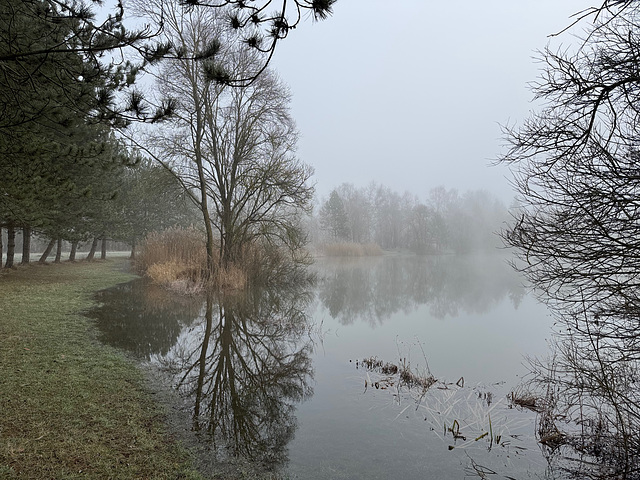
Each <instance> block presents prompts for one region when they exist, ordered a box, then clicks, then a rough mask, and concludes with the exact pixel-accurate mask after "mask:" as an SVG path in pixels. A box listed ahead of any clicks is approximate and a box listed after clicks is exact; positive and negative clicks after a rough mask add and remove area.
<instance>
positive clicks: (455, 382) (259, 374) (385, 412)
mask: <svg viewBox="0 0 640 480" xmlns="http://www.w3.org/2000/svg"><path fill="white" fill-rule="evenodd" d="M313 270H314V271H315V272H316V273H317V276H318V281H317V282H316V284H315V285H313V286H311V285H306V284H305V283H304V282H297V284H296V286H295V288H287V289H279V290H277V291H262V292H253V293H252V294H251V295H245V296H243V297H242V298H239V297H233V298H225V299H220V298H218V299H213V298H209V299H203V298H196V299H194V298H181V297H179V296H174V295H171V294H168V293H167V292H166V291H163V290H159V289H157V288H153V287H152V286H149V285H145V284H144V282H141V281H136V282H132V283H130V284H126V285H122V286H119V287H117V288H115V289H111V290H107V291H105V292H102V293H101V294H100V299H101V302H102V306H101V307H100V308H99V309H98V310H96V311H95V312H94V315H93V316H94V317H95V318H97V321H98V324H99V326H100V329H101V332H102V340H103V341H105V342H107V343H110V344H113V345H116V346H119V347H121V348H123V349H125V350H127V351H129V352H131V353H133V354H134V355H135V356H136V357H137V358H139V359H141V360H144V361H146V362H149V363H150V364H152V365H153V366H155V367H156V368H157V369H159V370H161V371H162V372H165V373H166V375H167V377H168V378H169V379H170V383H171V385H172V386H173V387H175V388H176V389H177V390H178V391H179V392H180V393H181V395H182V397H183V398H184V399H185V403H184V405H183V409H184V410H185V411H187V412H188V413H189V415H188V416H187V417H186V418H189V424H188V425H185V427H184V428H185V429H188V430H191V431H194V432H196V433H197V436H198V438H200V439H201V440H202V442H204V443H206V444H207V445H208V448H209V449H210V450H209V451H210V455H211V458H212V459H214V460H215V461H216V462H224V461H226V460H227V459H229V458H237V457H242V458H245V459H247V460H248V461H250V462H251V463H252V464H255V465H257V468H258V469H259V470H272V471H275V472H278V473H281V474H283V475H285V476H288V477H289V478H303V479H304V478H317V479H334V478H349V479H357V478H362V479H371V478H380V479H386V478H403V479H406V480H408V479H414V478H415V479H425V478H434V479H439V478H465V476H467V478H474V477H475V478H480V477H481V475H479V474H478V473H477V472H479V471H481V472H484V473H485V474H488V473H489V472H490V471H492V472H495V474H496V475H497V476H498V477H497V478H503V477H507V478H508V477H514V478H552V477H553V475H552V474H551V473H549V472H547V471H546V462H545V460H544V458H543V457H542V455H541V454H540V451H539V449H538V447H537V446H536V442H535V437H534V419H535V417H534V414H532V413H531V412H526V411H525V412H522V411H519V410H518V409H515V408H509V405H508V401H507V399H506V395H507V394H508V393H509V392H510V391H511V390H513V389H514V388H517V386H518V384H519V382H520V379H521V378H522V376H523V375H524V374H526V368H525V367H524V365H523V364H524V363H525V362H524V358H525V356H544V355H545V353H546V349H547V346H546V342H545V338H546V337H547V336H548V335H549V332H550V326H551V325H550V324H551V319H550V317H549V316H548V314H547V312H546V309H545V308H544V307H543V306H542V305H540V304H538V303H537V302H536V301H535V300H533V299H532V298H531V297H530V296H529V295H527V294H526V293H525V290H524V289H523V287H522V286H521V285H520V282H521V281H520V279H519V278H518V277H517V276H516V275H515V274H514V273H513V272H512V271H511V270H510V268H509V267H508V266H507V265H506V262H505V260H504V258H503V257H501V256H497V255H496V256H490V257H459V256H438V257H413V256H385V257H381V258H367V259H357V260H346V259H339V260H337V259H322V260H319V261H318V262H317V263H316V265H314V266H313ZM370 357H376V358H378V359H380V360H382V361H384V362H393V363H396V364H404V365H406V366H409V367H410V368H411V370H412V371H413V372H415V373H417V374H420V375H422V376H427V375H428V374H431V375H432V376H433V377H435V378H436V379H437V380H438V382H437V383H436V384H434V385H433V386H432V387H431V388H430V389H429V390H427V391H423V389H421V388H418V387H414V388H412V389H409V388H407V387H406V385H402V384H401V382H400V381H399V379H398V378H397V376H389V375H383V374H381V373H378V372H375V371H367V370H366V369H365V368H363V367H362V364H361V361H362V359H365V358H370ZM376 385H377V387H378V388H376ZM449 429H451V430H453V431H454V432H456V433H457V434H458V438H454V435H453V432H452V431H451V430H449ZM488 432H491V435H489V434H488ZM484 433H487V435H485V436H484V437H482V438H479V439H478V437H481V436H482V435H483V434H484ZM463 437H464V438H463ZM491 437H492V438H493V441H490V438H491ZM476 439H477V440H476ZM496 440H497V444H496ZM451 447H453V448H451Z"/></svg>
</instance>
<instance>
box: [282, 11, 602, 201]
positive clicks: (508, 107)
mask: <svg viewBox="0 0 640 480" xmlns="http://www.w3.org/2000/svg"><path fill="white" fill-rule="evenodd" d="M590 5H591V3H590V2H584V1H577V0H570V1H564V2H557V1H552V0H544V1H532V0H527V1H519V2H507V1H496V0H493V1H489V2H480V3H478V2H472V1H470V0H465V1H461V2H456V3H455V4H451V3H446V2H425V1H422V0H403V1H402V2H393V3H390V2H383V1H382V0H366V1H365V0H341V1H338V2H337V3H336V5H335V9H334V14H333V16H332V17H330V18H329V19H327V20H326V21H322V22H312V21H311V20H310V19H307V21H306V22H304V23H303V24H302V25H301V26H300V27H299V28H297V29H296V30H294V31H292V32H291V34H290V36H289V38H287V40H285V41H283V42H282V43H281V44H280V45H279V47H278V50H277V51H276V54H275V56H274V60H273V66H274V67H275V68H276V69H277V70H278V72H279V73H280V75H281V76H282V78H283V80H284V81H285V82H287V83H288V84H289V85H290V87H291V90H292V93H293V104H292V108H293V116H294V118H295V119H296V121H297V123H298V127H299V129H300V130H301V133H302V138H301V140H300V143H299V151H298V153H299V156H300V157H301V158H302V159H303V160H304V161H305V162H307V163H309V164H311V165H312V166H313V167H314V168H315V171H316V175H315V180H316V181H317V189H318V193H319V194H320V196H326V195H327V194H328V192H329V191H330V190H331V189H332V188H333V187H335V186H337V185H338V184H340V183H342V182H350V183H353V184H355V185H356V186H364V185H366V184H368V183H369V182H371V181H375V182H378V183H383V184H385V185H388V186H389V187H390V188H392V189H393V190H396V191H404V190H409V191H411V192H412V193H415V194H417V195H420V196H422V195H424V192H425V191H426V190H428V189H429V188H433V187H435V186H439V185H443V186H445V187H446V188H458V189H459V190H461V191H466V190H474V189H478V188H485V189H488V190H491V191H492V192H495V194H496V195H498V196H499V197H500V198H501V199H502V200H503V201H505V203H508V202H509V200H510V199H511V198H512V196H513V193H512V191H511V188H510V186H509V183H508V181H507V179H506V178H505V177H506V176H507V175H508V171H507V170H506V169H505V168H503V167H489V166H488V164H489V163H490V162H491V161H492V160H494V159H495V158H496V156H497V155H498V154H499V152H500V149H501V144H502V141H501V129H500V125H504V124H513V123H514V122H522V121H523V120H524V119H525V118H526V116H527V114H528V112H529V110H530V109H531V108H532V104H531V100H532V94H531V92H530V91H529V89H528V88H527V83H529V82H532V81H534V80H535V79H536V78H537V76H538V74H539V67H540V65H539V64H537V63H536V62H535V60H534V58H533V57H534V56H535V51H536V50H540V49H543V48H544V47H545V46H546V45H547V43H548V42H549V41H551V42H552V43H551V44H552V45H555V46H560V45H563V46H566V45H567V44H568V43H571V42H573V41H576V39H575V38H574V37H572V36H571V35H570V34H563V35H562V36H561V37H560V38H559V39H558V38H555V39H550V38H549V37H548V35H550V34H553V33H556V32H559V31H561V30H562V29H563V28H565V27H567V26H568V25H570V24H571V23H572V20H571V18H570V16H571V15H572V14H574V13H576V12H578V11H581V10H583V9H585V8H587V7H589V6H590Z"/></svg>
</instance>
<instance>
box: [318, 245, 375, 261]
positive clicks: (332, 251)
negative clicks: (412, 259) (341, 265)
mask: <svg viewBox="0 0 640 480" xmlns="http://www.w3.org/2000/svg"><path fill="white" fill-rule="evenodd" d="M320 251H321V252H322V253H323V254H324V255H325V256H327V257H374V256H380V255H383V254H384V252H383V251H382V249H381V248H380V246H379V245H376V244H375V243H367V244H363V243H350V242H345V243H329V244H326V245H322V246H321V247H320Z"/></svg>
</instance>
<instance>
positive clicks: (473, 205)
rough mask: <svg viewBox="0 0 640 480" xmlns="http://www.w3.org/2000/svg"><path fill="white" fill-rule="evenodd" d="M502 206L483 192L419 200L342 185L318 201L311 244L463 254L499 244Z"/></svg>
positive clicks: (373, 187)
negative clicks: (343, 244) (368, 245)
mask: <svg viewBox="0 0 640 480" xmlns="http://www.w3.org/2000/svg"><path fill="white" fill-rule="evenodd" d="M508 219H509V213H508V208H507V207H506V206H505V205H504V203H502V202H501V201H500V200H498V199H497V198H496V197H495V196H493V195H492V194H491V193H489V192H487V191H485V190H474V191H468V192H465V193H462V194H460V193H458V191H457V190H455V189H449V190H447V189H445V188H444V187H437V188H434V189H432V190H430V191H429V192H428V194H427V196H426V199H425V201H422V200H420V198H419V197H418V196H417V195H415V194H411V193H408V192H405V193H403V194H400V193H398V192H394V191H393V190H391V189H390V188H388V187H385V186H383V185H379V184H375V183H372V184H370V185H369V186H367V187H362V188H356V187H354V186H353V185H351V184H348V183H343V184H342V185H340V186H339V187H337V188H334V189H333V190H332V191H331V193H330V194H329V196H328V198H325V199H323V200H322V201H321V202H320V205H319V207H318V208H317V209H316V211H315V213H314V216H313V221H312V225H311V228H310V231H311V237H312V241H313V242H314V243H317V244H322V243H338V242H354V243H362V244H368V243H376V244H378V245H380V246H381V247H382V248H383V249H385V250H403V249H405V250H411V251H413V252H416V253H445V252H455V253H468V252H473V251H479V250H489V249H496V248H498V247H499V246H501V241H500V238H498V236H497V235H496V232H498V231H499V230H500V229H501V228H502V227H503V224H504V222H506V221H507V220H508Z"/></svg>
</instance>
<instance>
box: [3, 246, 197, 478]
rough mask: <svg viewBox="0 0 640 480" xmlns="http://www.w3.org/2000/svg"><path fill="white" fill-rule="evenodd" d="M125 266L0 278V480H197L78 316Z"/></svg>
mask: <svg viewBox="0 0 640 480" xmlns="http://www.w3.org/2000/svg"><path fill="white" fill-rule="evenodd" d="M125 262H126V260H125V259H117V260H111V261H106V262H93V263H85V262H80V263H75V264H62V265H46V266H44V265H38V266H31V267H28V268H18V269H17V270H14V271H11V272H8V273H7V272H4V273H2V275H0V312H1V314H0V412H1V415H0V478H3V479H4V478H7V479H12V478H15V479H18V478H20V479H22V478H25V479H26V478H28V479H35V478H65V479H73V478H83V479H104V478H110V479H133V478H135V479H146V478H148V479H169V478H170V479H179V478H180V479H197V478H201V477H200V476H199V475H198V474H197V473H196V472H195V471H194V470H192V469H191V468H190V466H189V462H190V458H189V455H188V453H187V452H186V450H184V449H182V448H181V447H180V446H179V445H178V444H177V442H176V441H175V440H174V439H173V438H172V437H171V436H170V435H169V434H168V433H167V431H166V430H165V428H164V426H163V411H162V409H161V408H160V407H159V406H158V405H157V404H155V403H154V402H153V400H152V395H151V393H150V392H149V391H147V390H146V389H145V387H144V386H143V385H144V382H143V378H142V374H141V373H140V372H139V371H138V370H137V369H136V368H135V367H134V365H133V364H131V363H130V362H129V361H127V360H126V359H125V358H124V357H123V356H122V355H121V354H120V353H118V352H117V351H115V350H114V349H112V348H109V347H106V346H103V345H101V344H100V343H98V342H97V340H96V338H95V330H94V327H93V325H92V323H91V321H90V320H88V319H87V318H85V317H83V316H82V312H83V311H85V310H86V309H88V308H89V307H90V306H91V305H92V294H93V293H94V292H95V291H97V290H100V289H103V288H106V287H109V286H112V285H115V284H116V283H119V282H124V281H128V280H130V279H132V278H133V277H132V276H131V275H129V274H127V273H124V270H123V268H124V266H125Z"/></svg>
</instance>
